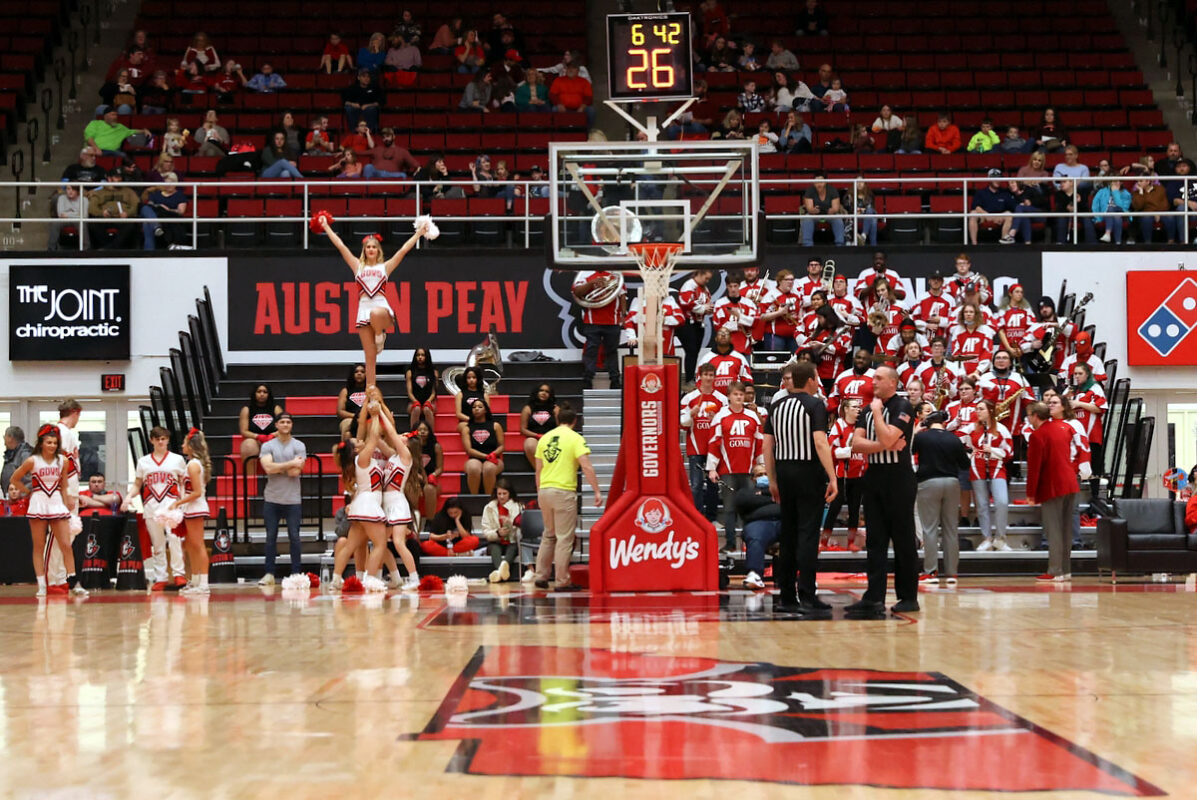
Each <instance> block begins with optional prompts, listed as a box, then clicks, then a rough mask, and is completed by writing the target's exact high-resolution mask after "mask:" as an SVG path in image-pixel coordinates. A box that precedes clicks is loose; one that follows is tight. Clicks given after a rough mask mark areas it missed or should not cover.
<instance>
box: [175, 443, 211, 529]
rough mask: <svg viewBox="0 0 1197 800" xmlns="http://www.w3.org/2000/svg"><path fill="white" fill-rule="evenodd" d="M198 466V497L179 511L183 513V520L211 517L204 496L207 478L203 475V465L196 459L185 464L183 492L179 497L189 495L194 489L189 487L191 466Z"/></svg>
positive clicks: (206, 499)
mask: <svg viewBox="0 0 1197 800" xmlns="http://www.w3.org/2000/svg"><path fill="white" fill-rule="evenodd" d="M192 464H197V465H199V470H200V481H201V483H200V486H199V497H197V498H195V499H194V500H192V501H191V502H190V503H188V504H187V505H185V506H183V507H182V508H181V509H180V510H181V511H182V512H183V518H184V519H207V518H208V517H209V516H211V513H212V512H211V510H210V509H209V508H208V498H207V496H206V494H205V493H206V491H207V486H206V484H207V482H208V476H207V475H205V474H204V464H203V462H202V461H200V460H199V459H198V458H193V459H191V460H190V461H188V462H187V468H186V470H185V471H184V472H183V491H182V494H181V495H180V497H186V496H187V495H189V494H191V492H192V490H193V488H194V487H192V485H191V465H192Z"/></svg>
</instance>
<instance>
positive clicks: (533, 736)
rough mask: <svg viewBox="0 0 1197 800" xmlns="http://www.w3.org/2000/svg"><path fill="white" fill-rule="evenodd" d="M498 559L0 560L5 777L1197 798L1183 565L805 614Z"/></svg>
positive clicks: (35, 783)
mask: <svg viewBox="0 0 1197 800" xmlns="http://www.w3.org/2000/svg"><path fill="white" fill-rule="evenodd" d="M511 586H512V585H504V586H501V587H498V588H493V589H492V588H491V587H487V586H482V585H479V586H474V587H471V592H472V593H471V595H470V597H469V598H468V599H467V600H466V601H465V603H464V605H461V604H457V605H456V606H450V605H449V604H448V603H447V602H446V599H445V598H444V597H443V596H429V595H425V596H423V597H418V598H415V597H406V598H403V597H400V598H396V597H394V596H388V597H386V598H383V597H380V596H370V597H361V596H356V597H333V596H330V595H323V594H321V593H320V592H319V591H318V590H317V591H312V592H310V593H308V592H304V593H301V594H291V593H284V592H282V591H281V590H279V589H278V588H273V589H269V590H264V589H258V588H257V587H252V588H251V587H236V588H227V589H216V590H214V592H213V594H212V596H211V597H210V598H208V599H194V598H183V597H179V596H177V595H155V596H152V597H151V596H148V595H142V594H127V593H122V594H116V593H103V594H100V593H94V594H93V595H92V597H91V598H89V599H87V600H84V601H72V600H66V599H58V598H54V599H51V600H50V601H45V600H43V601H41V602H39V601H37V600H36V599H34V598H32V597H30V594H31V590H30V589H29V588H28V587H4V588H3V589H2V590H0V796H2V797H13V798H40V797H46V798H68V797H69V798H114V799H120V800H124V799H125V798H176V797H177V798H192V797H195V798H209V797H210V798H267V797H269V798H308V797H311V798H322V800H327V799H328V798H339V797H362V798H366V797H370V798H374V797H396V796H417V795H420V796H426V797H435V798H478V799H481V798H525V797H526V798H533V797H535V798H545V797H554V798H602V799H603V800H614V799H615V798H652V800H661V798H667V797H682V796H685V797H686V798H688V799H689V798H726V797H751V798H758V797H759V798H782V797H785V798H792V797H814V798H863V797H870V798H871V797H881V798H907V797H919V798H925V797H930V798H939V797H942V798H974V797H975V798H981V797H993V796H995V794H996V793H998V792H1001V796H1002V797H1037V798H1042V797H1052V798H1055V797H1068V798H1096V797H1109V796H1159V795H1162V794H1166V795H1170V796H1174V797H1180V798H1193V797H1197V757H1195V756H1194V753H1197V672H1195V671H1194V665H1195V664H1197V593H1195V592H1194V591H1193V587H1192V585H1191V584H1190V585H1189V586H1188V587H1186V586H1185V584H1183V583H1180V584H1170V585H1162V584H1151V583H1140V584H1127V583H1120V584H1118V586H1117V587H1110V586H1108V585H1102V584H1098V583H1097V582H1096V581H1093V580H1089V581H1080V580H1078V581H1075V582H1074V583H1073V584H1072V586H1071V587H1070V588H1069V587H1061V586H1048V587H1041V586H1034V585H1031V582H1030V581H1027V580H1025V579H1011V578H1005V579H1001V580H997V579H993V580H973V581H965V582H964V583H963V584H962V585H961V586H960V587H958V588H957V589H955V590H947V589H944V590H931V591H928V590H924V591H923V593H922V595H921V602H922V606H923V610H922V612H921V613H919V614H917V615H909V616H901V617H899V616H895V615H892V614H891V615H887V616H886V617H885V618H883V619H875V620H849V619H844V618H842V615H841V613H840V611H839V610H837V611H836V612H835V614H834V615H833V618H832V619H829V620H828V619H825V620H806V621H803V620H796V619H774V618H773V616H772V614H771V611H770V603H771V598H769V597H768V596H767V595H766V596H760V595H750V594H748V593H744V592H734V591H733V592H731V593H728V594H725V595H723V596H712V595H690V594H685V595H652V596H637V597H590V596H588V595H585V594H582V595H572V596H571V595H555V596H554V595H546V594H545V593H536V594H534V595H529V594H522V593H521V592H520V590H519V588H518V586H516V587H515V588H510V587H511ZM823 588H824V596H825V597H826V598H827V599H828V600H829V602H831V603H832V604H833V605H835V606H837V607H838V606H841V605H843V604H846V603H847V602H850V601H851V600H852V599H854V594H858V593H859V592H860V590H861V589H862V588H863V587H862V586H860V585H859V584H854V583H851V582H843V583H834V582H824V587H823ZM891 602H892V595H891Z"/></svg>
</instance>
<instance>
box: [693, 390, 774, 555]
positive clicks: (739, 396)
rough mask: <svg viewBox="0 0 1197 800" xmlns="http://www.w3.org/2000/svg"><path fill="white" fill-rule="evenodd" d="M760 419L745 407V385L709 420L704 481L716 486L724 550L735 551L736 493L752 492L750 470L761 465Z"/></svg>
mask: <svg viewBox="0 0 1197 800" xmlns="http://www.w3.org/2000/svg"><path fill="white" fill-rule="evenodd" d="M763 427H764V424H763V423H762V422H761V419H760V417H758V416H757V415H756V414H755V413H753V412H752V411H750V410H749V409H747V408H745V407H744V384H742V383H740V382H739V381H736V382H735V383H733V384H731V385H730V386H729V387H728V390H727V406H726V407H725V408H723V409H722V410H721V411H720V412H719V413H718V414H716V415H715V417H714V418H713V419H712V420H711V438H710V441H709V443H708V449H707V464H706V466H707V477H708V478H709V479H710V481H711V483H714V484H717V485H718V486H719V502H720V503H721V504H722V506H723V532H724V535H725V542H724V549H726V550H735V549H736V516H737V515H736V503H735V497H736V493H737V492H739V491H740V490H742V489H751V488H752V468H753V466H754V465H756V464H758V463H760V464H763V463H764V455H763V453H762V447H763V446H764V441H765V436H764V434H763V432H762V428H763Z"/></svg>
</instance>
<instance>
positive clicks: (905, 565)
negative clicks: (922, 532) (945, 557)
mask: <svg viewBox="0 0 1197 800" xmlns="http://www.w3.org/2000/svg"><path fill="white" fill-rule="evenodd" d="M862 480H863V481H864V509H865V525H866V526H867V528H866V532H865V549H866V551H867V556H868V558H867V561H866V563H867V567H866V569H867V571H868V575H869V588H868V589H867V590H866V591H865V593H864V599H865V600H868V601H870V602H874V603H884V602H885V578H886V572H887V570H886V568H885V567H886V559H887V557H888V552H889V545H890V542H893V545H894V592H895V593H896V594H897V595H898V599H899V600H918V589H919V562H918V555H919V554H918V542H917V541H916V540H915V536H914V502H915V498H916V497H917V495H918V481H917V480H915V477H914V471H913V470H912V469H911V468H910V467H909V466H904V465H892V466H890V465H884V464H869V468H868V470H867V471H866V472H865V474H864V478H863V479H862Z"/></svg>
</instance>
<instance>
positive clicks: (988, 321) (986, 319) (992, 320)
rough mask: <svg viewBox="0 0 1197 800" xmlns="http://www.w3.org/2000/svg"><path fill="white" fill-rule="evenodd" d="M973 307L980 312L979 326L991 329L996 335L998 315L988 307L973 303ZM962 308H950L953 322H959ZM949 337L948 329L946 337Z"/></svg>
mask: <svg viewBox="0 0 1197 800" xmlns="http://www.w3.org/2000/svg"><path fill="white" fill-rule="evenodd" d="M974 305H976V306H977V308H978V310H980V312H981V317H980V324H982V325H988V326H989V327H990V328H992V329H993V332H994V333H995V334H996V333H997V329H998V321H999V320H1000V319H1001V318H1000V317H999V316H998V314H997V313H996V312H995V311H994V310H993V309H992V308H990V307H989V306H983V305H978V304H976V303H974ZM963 308H964V306H962V305H960V306H955V307H954V308H952V319H953V320H954V321H955V322H959V321H960V311H961V309H963ZM951 335H952V334H951V330H950V329H949V331H948V336H949V337H950V336H951Z"/></svg>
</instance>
